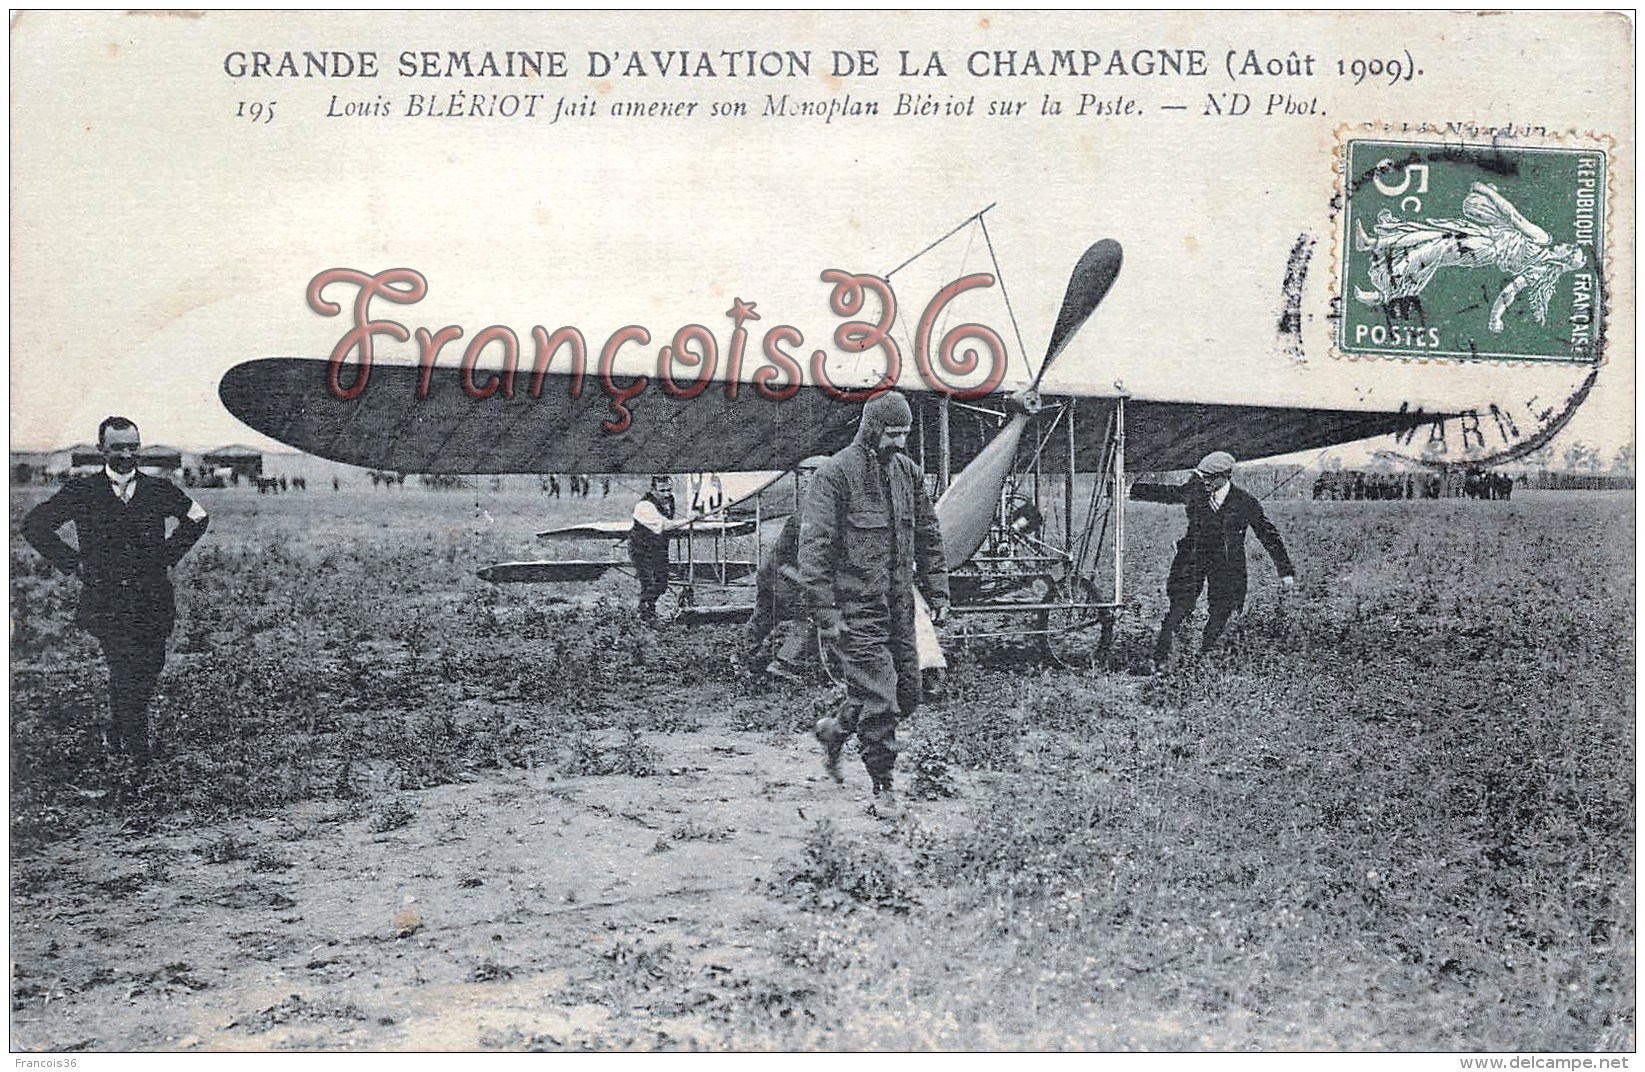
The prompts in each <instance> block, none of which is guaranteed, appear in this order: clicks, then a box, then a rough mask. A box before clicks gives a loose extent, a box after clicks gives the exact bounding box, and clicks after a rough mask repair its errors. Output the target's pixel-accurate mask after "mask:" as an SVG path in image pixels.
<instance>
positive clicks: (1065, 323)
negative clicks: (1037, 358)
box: [1032, 238, 1124, 388]
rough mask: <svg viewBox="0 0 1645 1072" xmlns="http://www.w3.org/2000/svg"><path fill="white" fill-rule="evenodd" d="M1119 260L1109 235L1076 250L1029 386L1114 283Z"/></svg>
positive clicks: (1036, 382) (1120, 256)
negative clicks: (1047, 341)
mask: <svg viewBox="0 0 1645 1072" xmlns="http://www.w3.org/2000/svg"><path fill="white" fill-rule="evenodd" d="M1122 260H1124V251H1122V250H1121V249H1120V244H1119V243H1118V242H1116V241H1114V240H1113V239H1112V238H1104V239H1103V240H1102V241H1101V242H1097V243H1094V244H1093V245H1092V246H1091V248H1090V249H1088V250H1086V251H1085V252H1084V253H1082V254H1080V259H1079V260H1078V261H1077V262H1076V263H1075V264H1074V270H1073V272H1071V273H1070V274H1069V276H1068V289H1067V290H1066V291H1065V292H1064V293H1063V296H1062V310H1061V311H1060V312H1059V313H1057V323H1056V326H1054V327H1053V328H1052V329H1051V342H1050V344H1049V345H1048V346H1046V348H1045V360H1044V361H1042V362H1040V371H1039V374H1038V375H1036V376H1035V377H1034V383H1033V385H1032V386H1033V387H1036V388H1037V387H1038V386H1039V385H1040V378H1041V377H1043V376H1044V375H1045V370H1046V369H1048V368H1050V367H1051V362H1052V361H1054V360H1056V357H1057V355H1058V354H1060V353H1062V350H1063V347H1065V346H1067V345H1068V340H1070V339H1072V338H1073V337H1074V333H1075V332H1076V331H1078V330H1079V329H1080V325H1082V324H1084V323H1085V322H1086V321H1087V320H1089V319H1091V314H1092V313H1094V312H1096V309H1097V306H1098V305H1100V304H1101V303H1102V299H1103V298H1104V297H1106V296H1107V295H1108V288H1109V287H1112V286H1113V285H1114V280H1115V278H1116V277H1118V275H1119V274H1120V262H1121V261H1122Z"/></svg>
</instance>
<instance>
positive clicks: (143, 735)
mask: <svg viewBox="0 0 1645 1072" xmlns="http://www.w3.org/2000/svg"><path fill="white" fill-rule="evenodd" d="M98 639H99V641H100V642H101V643H102V645H103V658H104V660H105V661H107V663H108V669H109V720H110V722H111V724H112V725H111V727H110V728H111V730H112V732H111V735H110V741H109V743H110V744H111V745H112V746H113V748H114V750H115V751H116V753H119V754H123V755H126V756H128V757H130V758H131V759H132V760H133V761H135V762H136V763H137V765H138V766H140V767H141V766H146V765H147V764H148V762H149V758H150V754H151V753H150V750H149V701H150V700H151V699H153V697H154V688H155V686H156V685H157V684H158V683H159V681H160V671H161V669H162V668H163V667H164V666H165V663H166V638H165V636H164V635H161V636H152V635H148V634H146V633H119V632H117V633H112V634H109V635H107V636H102V637H99V638H98Z"/></svg>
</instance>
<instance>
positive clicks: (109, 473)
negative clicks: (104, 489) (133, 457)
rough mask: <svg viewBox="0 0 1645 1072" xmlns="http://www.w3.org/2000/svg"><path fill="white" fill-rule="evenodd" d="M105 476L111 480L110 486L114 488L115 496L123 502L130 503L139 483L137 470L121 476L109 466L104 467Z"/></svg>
mask: <svg viewBox="0 0 1645 1072" xmlns="http://www.w3.org/2000/svg"><path fill="white" fill-rule="evenodd" d="M103 475H104V476H106V477H108V478H109V484H110V486H112V487H113V488H114V494H115V495H117V496H119V498H120V499H121V500H122V501H129V500H130V499H131V493H132V490H133V488H134V486H135V485H136V483H137V470H135V469H133V470H132V471H131V472H129V473H127V474H126V475H125V476H123V477H122V476H121V475H120V474H119V473H116V472H115V471H114V470H113V469H111V468H109V467H108V466H107V465H104V466H103Z"/></svg>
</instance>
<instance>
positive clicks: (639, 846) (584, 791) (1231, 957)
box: [10, 486, 1636, 1050]
mask: <svg viewBox="0 0 1645 1072" xmlns="http://www.w3.org/2000/svg"><path fill="white" fill-rule="evenodd" d="M43 494H44V492H43V491H41V490H35V489H29V490H18V491H14V492H13V495H12V499H11V524H12V534H13V539H12V550H11V576H12V587H11V601H12V632H11V688H12V711H11V726H12V737H11V750H12V751H11V755H12V767H11V770H12V779H11V820H12V822H11V832H12V843H11V844H12V871H11V876H12V888H11V891H10V896H11V909H12V912H11V943H12V950H13V953H12V956H13V973H12V986H11V997H12V1009H13V1013H12V1015H13V1030H14V1038H15V1039H16V1040H17V1042H16V1043H15V1044H16V1045H18V1046H21V1047H23V1048H28V1049H68V1048H84V1049H93V1050H95V1049H130V1048H136V1049H190V1048H202V1049H261V1048H350V1047H356V1048H436V1049H441V1048H456V1049H465V1048H476V1047H481V1048H497V1049H554V1048H649V1047H662V1048H675V1047H690V1046H707V1047H726V1046H735V1047H741V1048H778V1047H796V1046H803V1047H825V1048H908V1047H916V1048H922V1047H939V1048H962V1047H989V1048H1011V1049H1018V1048H1039V1047H1052V1048H1062V1047H1067V1048H1098V1049H1252V1048H1267V1049H1273V1048H1279V1049H1379V1050H1406V1049H1440V1050H1452V1049H1461V1050H1468V1049H1491V1050H1550V1049H1551V1050H1592V1049H1602V1050H1622V1049H1632V1048H1633V1047H1634V1046H1635V1044H1636V1034H1635V1023H1634V1005H1635V997H1636V995H1635V989H1634V969H1635V941H1636V936H1635V932H1634V923H1633V921H1634V917H1635V908H1634V856H1633V845H1634V833H1635V812H1634V801H1635V784H1634V769H1635V754H1634V747H1635V745H1634V739H1635V726H1634V705H1635V681H1634V642H1635V636H1634V630H1635V618H1634V615H1635V608H1634V580H1635V577H1634V563H1633V547H1634V532H1633V520H1632V518H1633V500H1632V497H1631V496H1605V495H1585V494H1574V493H1572V494H1558V493H1549V494H1544V495H1541V496H1525V497H1516V499H1515V500H1514V501H1513V502H1510V503H1500V502H1499V503H1491V502H1471V501H1441V502H1400V503H1376V502H1364V503H1353V502H1348V503H1311V502H1282V503H1275V504H1273V505H1272V506H1271V507H1270V514H1271V516H1272V517H1274V519H1275V520H1276V522H1277V523H1278V525H1279V527H1280V529H1281V531H1282V532H1283V533H1284V535H1285V537H1286V539H1287V541H1288V544H1289V546H1290V548H1291V552H1292V557H1293V558H1294V559H1295V561H1296V563H1297V566H1298V569H1299V572H1300V578H1299V584H1298V586H1297V588H1296V589H1295V590H1293V591H1292V592H1289V593H1287V594H1286V595H1285V597H1284V598H1283V599H1281V597H1280V594H1279V589H1278V587H1277V585H1276V584H1275V583H1274V581H1273V571H1272V567H1271V565H1269V564H1268V563H1267V561H1266V559H1265V558H1264V557H1263V556H1262V552H1261V551H1260V549H1259V548H1257V547H1256V545H1255V542H1254V541H1252V546H1251V558H1252V570H1251V575H1252V582H1253V583H1252V597H1251V599H1250V601H1249V604H1248V608H1247V613H1246V614H1245V615H1244V616H1243V618H1242V619H1240V620H1239V622H1238V624H1237V626H1236V628H1235V629H1234V631H1233V635H1232V639H1231V643H1230V646H1229V649H1228V650H1227V651H1226V652H1225V653H1223V654H1219V655H1217V656H1215V657H1213V658H1210V659H1205V660H1200V659H1193V658H1190V659H1187V660H1185V661H1184V662H1183V663H1182V664H1181V665H1180V666H1178V667H1177V668H1176V669H1174V670H1173V671H1172V672H1170V673H1169V674H1167V675H1165V676H1163V677H1158V678H1146V679H1144V678H1135V677H1131V676H1129V675H1127V674H1124V673H1123V672H1122V673H1109V672H1104V671H1091V672H1071V671H1065V670H1059V669H1053V668H1048V667H1043V666H1038V665H1033V664H1022V665H1008V666H999V665H994V663H995V662H997V660H988V659H986V658H984V659H975V658H972V657H970V656H959V657H957V658H956V661H955V666H954V667H953V670H952V673H951V675H950V679H949V689H948V694H947V696H946V698H945V699H944V700H943V701H942V702H941V703H938V704H934V705H931V706H929V707H927V708H925V709H922V711H921V712H920V714H919V715H918V716H917V718H916V719H915V720H914V721H913V723H912V724H911V725H910V726H909V727H908V732H907V734H906V737H907V739H908V748H907V751H906V752H905V754H904V756H903V758H902V761H901V764H900V769H901V771H902V774H901V779H902V784H903V786H904V787H905V788H906V790H907V791H908V792H909V794H910V795H914V796H918V797H919V798H921V799H920V800H919V801H918V802H917V803H916V804H915V806H914V807H913V809H912V815H911V816H910V817H909V818H908V819H906V820H904V821H903V822H901V823H898V824H896V825H894V826H892V825H880V824H876V823H875V822H874V821H872V820H869V819H867V818H865V817H864V816H863V815H862V814H861V811H862V805H863V804H864V803H865V802H866V792H867V790H866V779H865V778H864V776H863V775H862V773H861V770H860V767H858V766H856V764H855V760H854V756H853V757H852V762H851V766H852V768H853V769H852V771H851V774H852V778H853V784H852V785H851V786H850V787H849V788H848V789H847V790H844V791H837V790H833V789H832V788H831V787H829V786H828V785H827V783H825V782H821V781H819V780H818V779H817V777H816V773H817V771H816V759H815V756H814V754H813V753H814V749H815V744H814V743H813V742H812V741H811V739H810V737H809V735H808V734H806V733H805V732H804V731H803V729H802V727H805V726H808V725H809V723H810V721H811V720H812V718H814V717H815V712H816V710H818V709H821V708H823V707H825V706H826V705H827V704H828V703H829V701H830V697H829V694H828V693H827V692H826V691H825V690H824V689H823V688H821V687H818V688H816V689H813V690H811V691H808V692H803V693H799V694H795V695H788V696H782V695H773V694H767V693H764V692H762V691H760V690H758V689H756V688H755V687H754V686H753V685H751V684H750V683H748V682H746V681H743V680H740V679H738V678H737V677H735V676H734V675H733V674H732V673H731V672H730V670H729V669H728V656H729V653H730V652H731V651H732V650H734V649H735V645H736V631H735V627H730V626H720V627H704V628H701V629H693V630H685V629H681V628H668V629H665V630H663V631H661V632H651V631H648V630H642V629H639V628H638V627H637V623H636V622H635V620H634V618H633V615H632V613H631V610H630V605H631V598H632V596H631V593H630V592H629V591H628V588H627V587H626V586H625V585H624V584H622V583H620V582H618V581H612V582H609V583H605V582H603V583H604V587H603V588H600V589H598V591H599V592H606V593H609V595H610V596H611V597H612V600H611V602H609V603H605V604H599V605H592V606H590V605H570V606H568V605H564V604H557V603H554V602H552V599H553V596H552V593H551V592H550V591H549V590H548V589H545V588H542V587H516V588H499V587H495V586H491V585H488V584H485V583H484V582H481V581H479V580H477V579H476V578H475V577H474V570H475V569H476V568H478V567H479V566H481V565H484V564H487V563H490V562H495V561H500V560H505V559H515V558H522V557H533V556H535V555H536V554H537V549H536V548H534V547H533V546H532V545H531V542H530V533H531V532H533V531H534V530H535V529H537V528H540V527H544V526H545V525H546V524H548V523H552V522H555V521H561V520H567V519H569V518H570V517H572V516H573V515H575V514H577V513H579V512H582V511H583V510H584V508H585V507H587V508H588V509H589V512H596V513H598V512H602V511H603V512H605V513H607V514H611V515H618V516H620V514H621V513H623V512H625V510H626V506H627V503H626V501H623V502H619V501H618V499H617V497H616V496H615V495H614V496H613V499H612V500H610V501H609V502H601V501H599V500H597V499H590V500H587V501H586V503H584V502H577V503H571V502H565V501H560V502H554V503H550V502H548V501H546V500H544V499H543V498H542V496H540V495H537V494H529V495H528V494H526V493H523V492H503V493H496V494H485V493H482V494H481V495H479V496H476V495H475V494H474V493H473V492H435V491H428V490H424V489H420V488H416V489H414V488H411V487H409V486H408V487H407V488H406V489H404V490H399V491H394V492H383V491H377V492H371V491H365V490H360V491H345V492H341V493H333V492H331V491H329V489H326V490H316V491H311V492H309V493H307V494H306V495H301V494H290V495H285V496H280V497H259V496H256V495H254V494H249V493H247V492H244V491H220V492H202V493H201V497H202V500H203V501H204V502H205V503H206V505H207V507H208V508H209V509H210V510H211V512H212V515H213V522H212V528H211V531H210V532H209V533H208V534H207V536H206V538H205V539H204V541H202V543H201V544H200V545H199V546H198V547H197V548H196V549H195V551H194V552H193V554H191V555H190V557H189V558H188V559H187V560H186V561H185V563H184V564H183V566H182V567H180V568H179V570H178V571H177V580H178V587H179V596H180V599H179V601H180V611H181V613H180V618H179V625H178V629H177V631H176V633H175V634H174V636H173V642H172V654H171V657H170V661H169V662H168V664H167V669H166V673H165V676H164V678H163V679H162V683H161V690H160V695H159V697H158V698H157V700H156V703H155V708H154V711H155V714H154V718H155V725H156V730H157V733H158V735H159V737H160V738H161V739H162V740H163V741H164V742H165V746H166V749H167V755H166V757H165V759H164V762H163V767H162V770H161V772H160V775H159V777H158V780H157V783H156V784H155V785H154V786H153V788H152V789H151V791H149V792H147V793H145V794H144V795H142V796H140V797H137V798H133V799H126V800H121V801H119V802H118V803H115V802H113V801H114V798H113V797H112V796H111V795H108V794H106V792H105V791H106V790H107V789H108V788H109V786H110V785H111V784H112V782H113V778H114V775H115V773H116V772H115V771H113V770H111V768H110V764H109V761H108V759H107V756H106V755H105V750H104V748H103V746H102V744H101V741H100V736H99V734H100V721H101V719H102V718H103V717H104V715H103V693H102V689H103V672H102V667H101V662H100V660H99V659H98V658H97V657H96V649H95V644H94V643H93V642H92V641H91V640H89V638H87V637H85V636H84V635H83V634H80V633H79V632H78V631H77V630H76V629H75V628H74V627H73V624H72V620H71V616H72V609H73V590H72V585H71V583H70V582H68V581H66V580H65V579H62V578H58V577H55V576H51V575H49V574H48V573H47V571H46V569H45V567H44V565H43V563H41V562H40V561H39V560H38V558H37V557H36V556H34V555H33V553H32V552H31V551H30V550H29V549H28V548H27V547H26V545H23V544H22V543H21V541H20V540H19V539H18V537H17V527H18V522H19V520H20V518H21V515H22V512H23V511H24V510H25V509H26V508H27V506H28V505H30V504H32V503H33V502H35V501H38V499H39V498H40V497H41V496H42V495H43ZM1129 517H1130V530H1129V539H1130V544H1131V549H1132V554H1131V556H1130V558H1129V561H1128V570H1127V572H1128V577H1127V585H1128V588H1129V591H1130V592H1131V593H1132V594H1133V595H1135V596H1136V597H1137V606H1136V608H1135V609H1134V610H1133V611H1132V612H1130V613H1129V614H1128V615H1127V616H1126V618H1125V619H1124V621H1123V623H1122V625H1121V628H1120V634H1119V640H1118V645H1117V649H1118V654H1119V656H1120V658H1121V659H1122V660H1124V661H1128V662H1132V663H1135V662H1137V661H1139V660H1140V658H1141V656H1142V654H1143V653H1144V652H1146V650H1147V648H1148V646H1149V644H1150V643H1151V640H1152V629H1153V628H1154V626H1155V625H1156V624H1157V622H1158V620H1159V618H1160V617H1161V616H1162V615H1163V611H1164V599H1163V594H1162V592H1161V589H1162V585H1163V580H1164V573H1165V568H1166V566H1167V564H1168V562H1169V557H1170V550H1171V541H1173V540H1174V539H1175V538H1176V536H1178V535H1180V531H1179V530H1180V528H1181V524H1182V522H1181V517H1180V511H1173V510H1170V509H1167V508H1163V507H1158V508H1156V507H1150V506H1146V505H1143V506H1137V507H1134V508H1133V510H1132V512H1131V514H1130V515H1129ZM599 553H603V552H599ZM1192 646H1193V645H1190V646H1189V647H1190V649H1191V648H1192ZM396 912H398V913H399V914H398V915H397V914H395V913H396ZM305 950H306V952H304V951H305ZM317 950H319V952H317ZM305 958H306V959H305ZM316 965H318V966H316Z"/></svg>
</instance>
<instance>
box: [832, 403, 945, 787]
mask: <svg viewBox="0 0 1645 1072" xmlns="http://www.w3.org/2000/svg"><path fill="white" fill-rule="evenodd" d="M913 420H914V418H913V413H912V411H911V410H910V409H909V406H908V400H907V399H906V398H904V397H903V396H902V395H901V394H899V393H897V392H896V391H888V392H886V393H885V394H882V395H879V396H876V397H875V398H873V399H871V400H870V401H869V402H868V403H867V404H866V405H865V406H863V412H862V422H861V424H860V425H859V426H858V428H857V436H856V439H854V440H853V441H852V443H851V445H850V446H848V447H846V448H845V449H844V450H842V451H840V452H839V453H838V454H835V455H834V456H833V457H831V458H829V459H828V460H827V461H826V462H824V463H823V464H822V466H821V467H820V468H819V469H818V470H817V474H816V476H814V477H813V478H812V480H811V490H810V491H809V492H808V493H807V495H806V497H805V502H804V505H803V508H802V512H801V526H800V583H801V585H802V587H803V588H804V590H805V601H806V607H807V609H808V610H809V611H810V614H811V617H812V619H813V620H814V621H815V622H816V623H817V627H818V629H819V631H820V632H821V634H822V637H823V641H824V643H827V644H830V645H832V646H833V648H834V650H835V651H836V652H837V653H838V656H839V659H840V663H841V665H842V668H843V670H844V674H845V687H846V698H845V708H844V710H843V711H842V712H841V714H840V715H839V717H837V718H835V717H829V718H823V719H819V720H818V722H817V738H818V740H820V741H821V742H822V744H823V749H824V759H825V764H826V766H827V769H828V772H829V774H830V775H832V776H833V778H834V779H835V780H836V781H843V778H842V777H841V775H840V771H839V762H840V752H841V749H842V748H843V747H844V744H845V740H846V738H847V737H849V736H850V735H851V734H852V733H853V732H855V733H856V734H857V737H858V739H859V741H860V742H861V745H862V758H863V765H864V766H865V767H867V768H868V776H869V778H870V779H871V780H872V781H873V786H874V796H875V801H874V812H875V814H876V815H879V816H881V817H885V818H889V817H892V816H894V815H895V814H896V810H897V805H896V799H895V796H894V794H893V792H892V770H893V767H894V766H895V764H896V760H897V722H898V721H899V720H900V719H903V718H907V717H908V716H909V715H911V714H913V712H914V709H915V708H916V707H918V706H919V702H920V666H919V652H918V650H917V648H916V644H915V636H914V588H913V586H914V583H915V582H916V581H917V582H918V583H919V585H920V589H921V591H922V592H923V593H924V595H925V598H926V602H927V603H928V604H929V605H930V607H931V614H932V617H933V619H935V620H938V621H940V620H941V619H942V618H943V617H944V616H945V614H946V612H947V608H948V569H947V565H946V562H945V560H944V558H943V546H942V533H941V532H940V531H939V529H938V527H937V514H936V511H935V510H933V509H932V506H931V500H930V498H929V497H927V495H926V494H925V485H924V482H923V480H922V479H921V477H920V470H919V467H918V466H916V465H915V464H914V462H913V460H912V459H910V458H909V457H908V456H907V455H905V454H903V453H902V449H903V447H904V445H905V444H906V443H907V441H908V432H909V429H910V428H911V427H912V425H913Z"/></svg>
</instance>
